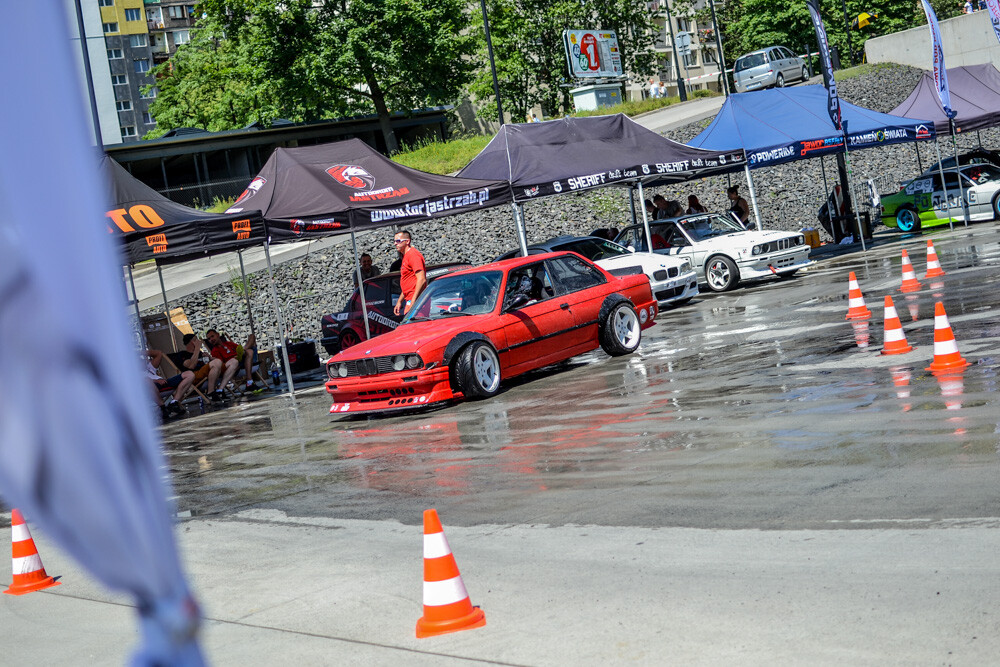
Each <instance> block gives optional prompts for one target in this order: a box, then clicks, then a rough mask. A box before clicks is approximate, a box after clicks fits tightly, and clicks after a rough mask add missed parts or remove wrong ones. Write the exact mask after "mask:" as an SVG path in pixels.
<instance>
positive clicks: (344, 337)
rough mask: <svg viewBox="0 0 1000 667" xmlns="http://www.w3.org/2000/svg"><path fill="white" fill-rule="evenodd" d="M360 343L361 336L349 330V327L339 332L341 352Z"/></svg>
mask: <svg viewBox="0 0 1000 667" xmlns="http://www.w3.org/2000/svg"><path fill="white" fill-rule="evenodd" d="M360 342H361V336H359V335H358V333H357V332H356V331H355V330H354V329H351V328H350V327H348V328H346V329H344V330H343V331H341V332H340V349H341V350H346V349H347V348H349V347H354V346H355V345H357V344H358V343H360Z"/></svg>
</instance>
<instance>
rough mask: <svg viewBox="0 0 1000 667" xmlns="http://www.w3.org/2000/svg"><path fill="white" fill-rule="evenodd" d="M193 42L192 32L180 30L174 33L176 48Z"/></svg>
mask: <svg viewBox="0 0 1000 667" xmlns="http://www.w3.org/2000/svg"><path fill="white" fill-rule="evenodd" d="M190 41H191V31H190V30H178V31H176V32H175V33H174V46H180V45H181V44H187V43H188V42H190Z"/></svg>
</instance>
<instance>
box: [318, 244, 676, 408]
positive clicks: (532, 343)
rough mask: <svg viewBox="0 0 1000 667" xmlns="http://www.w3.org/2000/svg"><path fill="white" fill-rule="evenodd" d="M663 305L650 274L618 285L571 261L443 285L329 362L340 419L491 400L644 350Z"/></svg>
mask: <svg viewBox="0 0 1000 667" xmlns="http://www.w3.org/2000/svg"><path fill="white" fill-rule="evenodd" d="M656 315H657V305H656V301H655V300H654V299H653V295H652V292H651V291H650V288H649V278H648V277H647V276H646V275H645V274H642V273H639V274H635V275H627V276H622V277H620V278H619V277H615V276H613V275H611V274H610V273H608V272H607V271H605V270H603V269H601V268H600V267H598V266H596V265H595V264H593V263H592V262H590V261H588V260H586V259H584V258H583V257H581V256H580V255H577V254H575V253H571V252H559V253H548V254H545V255H531V256H530V257H516V258H514V259H508V260H504V261H502V262H495V263H493V264H487V265H485V266H481V267H477V268H474V269H466V270H463V271H458V272H455V273H452V274H449V275H447V276H444V277H441V278H438V279H437V280H435V281H433V282H432V283H431V284H430V285H429V286H428V287H427V289H425V290H424V292H423V293H421V294H420V296H419V297H418V298H417V301H416V303H414V304H413V308H412V309H411V310H410V312H409V313H408V314H407V316H406V317H405V318H403V321H402V323H401V324H400V326H399V327H397V328H396V329H395V330H393V331H391V332H389V333H386V334H383V335H381V336H377V337H375V338H372V339H371V340H368V341H363V342H362V343H361V344H359V345H355V346H353V347H350V348H348V349H346V350H344V351H343V352H341V353H339V354H337V355H336V356H334V357H332V358H331V359H330V360H329V361H327V366H326V369H327V376H328V377H329V380H328V381H327V383H326V390H327V391H328V392H330V394H331V395H332V396H333V405H332V406H330V412H331V413H333V414H344V413H359V412H377V411H386V410H397V409H412V408H417V407H423V406H426V405H430V404H432V403H436V402H439V401H445V400H449V399H453V398H460V397H464V398H486V397H489V396H493V395H494V394H496V393H497V391H499V389H500V381H501V379H507V378H511V377H514V376H516V375H520V374H522V373H525V372H528V371H531V370H535V369H537V368H541V367H543V366H548V365H550V364H554V363H556V362H559V361H563V360H565V359H569V358H570V357H573V356H576V355H578V354H582V353H584V352H589V351H590V350H593V349H596V348H597V347H598V346H600V347H602V348H603V349H604V351H605V352H607V353H608V354H610V355H612V356H619V355H624V354H630V353H632V352H634V351H635V350H636V348H638V347H639V341H640V339H641V337H642V330H643V329H645V328H647V327H650V326H652V325H653V321H654V320H655V318H656Z"/></svg>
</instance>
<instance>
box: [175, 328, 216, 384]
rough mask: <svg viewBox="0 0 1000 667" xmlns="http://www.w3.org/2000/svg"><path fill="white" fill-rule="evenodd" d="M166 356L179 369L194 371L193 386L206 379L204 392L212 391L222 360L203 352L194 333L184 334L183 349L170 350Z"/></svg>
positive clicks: (199, 340)
mask: <svg viewBox="0 0 1000 667" xmlns="http://www.w3.org/2000/svg"><path fill="white" fill-rule="evenodd" d="M167 356H168V357H169V358H170V360H171V361H172V362H174V365H175V366H177V368H179V369H180V370H181V371H185V370H188V371H193V372H194V383H193V384H194V386H195V387H198V386H200V385H201V383H202V382H206V381H207V384H206V385H205V393H207V394H209V395H211V394H212V393H214V390H215V389H216V387H217V386H218V384H217V383H218V382H219V375H221V373H222V362H221V361H220V360H218V359H213V358H212V357H210V356H209V355H208V354H206V353H205V350H204V348H203V346H202V341H201V339H200V338H198V337H197V336H195V335H194V334H184V351H183V352H172V353H170V354H168V355H167Z"/></svg>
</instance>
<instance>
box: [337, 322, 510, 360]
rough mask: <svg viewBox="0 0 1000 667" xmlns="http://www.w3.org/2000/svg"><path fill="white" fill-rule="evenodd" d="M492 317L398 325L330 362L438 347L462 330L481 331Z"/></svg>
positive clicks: (344, 352)
mask: <svg viewBox="0 0 1000 667" xmlns="http://www.w3.org/2000/svg"><path fill="white" fill-rule="evenodd" d="M492 317H493V315H491V314H484V315H455V316H452V317H445V318H439V319H436V320H431V321H427V322H410V323H408V324H401V325H399V326H398V327H396V328H395V329H393V330H392V331H389V332H387V333H384V334H382V335H381V336H376V337H375V338H372V339H371V340H367V341H362V342H360V343H358V344H357V345H354V346H352V347H349V348H347V349H346V350H344V351H342V352H340V353H338V354H336V355H335V356H333V357H332V358H331V359H330V361H331V362H334V361H350V360H352V359H362V358H365V357H386V356H391V355H394V354H409V353H412V352H419V351H421V350H424V351H426V350H428V349H429V348H433V347H437V346H440V347H444V346H445V345H447V344H448V341H450V340H451V339H452V338H454V337H455V336H456V335H458V334H459V333H461V332H463V331H481V330H482V326H483V324H484V323H485V322H486V321H487V320H488V319H489V318H492Z"/></svg>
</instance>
